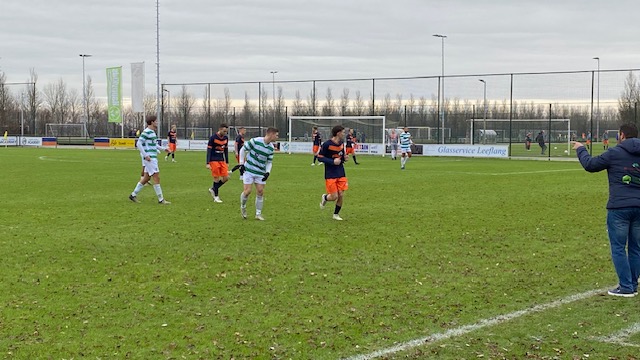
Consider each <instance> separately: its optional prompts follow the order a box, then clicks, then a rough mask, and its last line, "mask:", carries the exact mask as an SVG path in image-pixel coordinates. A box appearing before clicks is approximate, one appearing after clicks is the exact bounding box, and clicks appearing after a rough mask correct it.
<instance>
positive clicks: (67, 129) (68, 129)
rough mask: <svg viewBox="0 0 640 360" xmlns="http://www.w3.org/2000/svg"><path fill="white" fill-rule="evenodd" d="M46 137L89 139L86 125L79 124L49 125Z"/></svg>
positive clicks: (46, 128) (47, 125)
mask: <svg viewBox="0 0 640 360" xmlns="http://www.w3.org/2000/svg"><path fill="white" fill-rule="evenodd" d="M45 136H46V137H83V138H87V137H89V132H88V131H87V124H86V123H79V124H54V123H47V124H46V126H45Z"/></svg>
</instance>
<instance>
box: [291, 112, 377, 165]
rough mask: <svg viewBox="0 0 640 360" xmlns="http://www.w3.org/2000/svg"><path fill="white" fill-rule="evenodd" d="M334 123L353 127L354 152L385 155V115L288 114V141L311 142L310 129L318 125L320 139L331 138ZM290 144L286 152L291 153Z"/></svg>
mask: <svg viewBox="0 0 640 360" xmlns="http://www.w3.org/2000/svg"><path fill="white" fill-rule="evenodd" d="M336 125H342V126H344V128H345V129H347V131H348V130H349V129H353V130H354V133H355V135H356V138H357V139H358V147H357V148H356V153H360V154H363V153H366V154H375V155H382V156H384V155H385V141H386V129H385V125H386V117H385V116H381V115H375V116H289V131H288V134H287V135H288V136H287V138H288V141H289V143H290V144H291V143H295V142H305V143H306V142H311V141H313V139H312V135H311V133H312V129H313V127H314V126H317V127H318V131H319V132H320V135H321V136H322V141H326V140H327V139H330V138H331V129H332V128H333V127H334V126H336ZM291 149H292V146H289V150H288V153H289V154H291Z"/></svg>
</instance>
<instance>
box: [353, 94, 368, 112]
mask: <svg viewBox="0 0 640 360" xmlns="http://www.w3.org/2000/svg"><path fill="white" fill-rule="evenodd" d="M353 106H354V107H355V109H354V110H355V113H356V115H357V116H362V115H364V108H365V105H364V100H363V99H362V95H361V94H360V90H356V99H355V100H354V102H353Z"/></svg>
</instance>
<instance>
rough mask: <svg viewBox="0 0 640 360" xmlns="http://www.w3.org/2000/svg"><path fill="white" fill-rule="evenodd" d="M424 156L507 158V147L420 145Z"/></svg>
mask: <svg viewBox="0 0 640 360" xmlns="http://www.w3.org/2000/svg"><path fill="white" fill-rule="evenodd" d="M422 154H423V155H424V156H457V157H483V158H508V157H509V145H456V144H451V145H449V144H440V145H433V144H429V145H422Z"/></svg>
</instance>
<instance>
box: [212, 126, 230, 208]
mask: <svg viewBox="0 0 640 360" xmlns="http://www.w3.org/2000/svg"><path fill="white" fill-rule="evenodd" d="M228 131H229V126H228V125H227V124H220V126H219V127H218V132H216V133H215V134H213V135H211V137H210V138H209V143H208V144H207V169H209V170H211V176H213V186H212V187H211V188H210V189H209V193H210V194H211V197H213V201H214V202H217V203H221V202H222V200H220V197H219V196H218V190H219V189H220V187H221V186H222V185H224V183H226V182H227V181H228V180H229V148H228V144H229V138H228V137H227V132H228Z"/></svg>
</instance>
